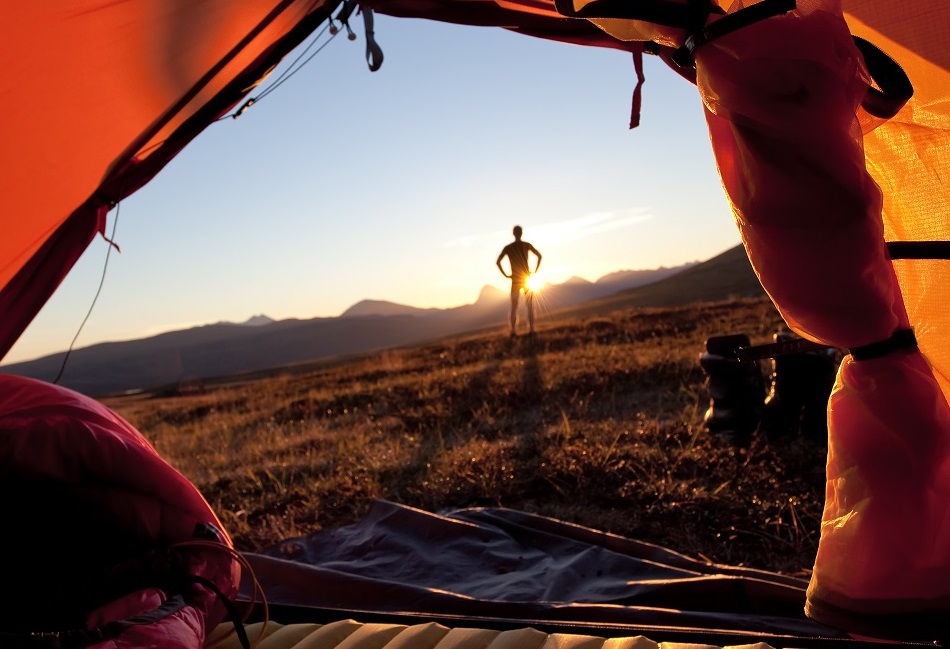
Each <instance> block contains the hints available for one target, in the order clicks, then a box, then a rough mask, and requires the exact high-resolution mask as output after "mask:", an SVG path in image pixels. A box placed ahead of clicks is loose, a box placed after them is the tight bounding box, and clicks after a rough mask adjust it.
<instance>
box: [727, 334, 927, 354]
mask: <svg viewBox="0 0 950 649" xmlns="http://www.w3.org/2000/svg"><path fill="white" fill-rule="evenodd" d="M833 349H836V348H835V347H831V346H829V345H823V344H822V343H816V342H813V341H811V340H806V339H805V338H796V339H794V340H783V341H781V342H775V343H766V344H763V345H750V346H749V347H739V348H738V349H736V350H735V352H734V354H735V357H736V359H738V360H740V361H758V360H763V359H766V358H775V357H776V356H786V355H788V354H802V353H807V352H818V351H831V350H833ZM908 349H917V336H915V335H914V330H913V329H898V330H897V331H895V332H894V333H893V334H891V336H890V337H889V338H886V339H885V340H879V341H877V342H873V343H868V344H867V345H861V346H859V347H852V348H851V349H849V350H848V353H849V354H851V357H852V358H853V359H854V360H856V361H867V360H871V359H872V358H880V357H881V356H886V355H887V354H891V353H893V352H897V351H902V350H908Z"/></svg>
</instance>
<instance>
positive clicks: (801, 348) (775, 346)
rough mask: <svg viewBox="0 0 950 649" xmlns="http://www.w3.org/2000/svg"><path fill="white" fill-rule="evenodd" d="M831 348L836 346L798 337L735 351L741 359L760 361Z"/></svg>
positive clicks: (740, 348)
mask: <svg viewBox="0 0 950 649" xmlns="http://www.w3.org/2000/svg"><path fill="white" fill-rule="evenodd" d="M830 349H835V348H834V347H829V346H828V345H823V344H821V343H816V342H814V341H811V340H807V339H805V338H796V339H794V340H783V341H780V342H775V343H765V344H762V345H751V346H749V347H739V348H738V349H737V350H736V351H735V356H736V358H737V359H739V360H740V361H760V360H764V359H766V358H775V357H776V356H787V355H788V354H803V353H806V352H817V351H827V350H830Z"/></svg>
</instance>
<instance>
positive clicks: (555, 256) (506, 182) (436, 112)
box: [4, 16, 739, 363]
mask: <svg viewBox="0 0 950 649" xmlns="http://www.w3.org/2000/svg"><path fill="white" fill-rule="evenodd" d="M354 27H359V29H357V32H358V34H359V37H358V39H357V40H356V41H355V42H350V41H348V40H346V38H345V34H341V35H340V36H338V37H337V38H336V39H334V40H333V41H332V42H330V43H329V45H328V46H327V47H326V48H325V49H323V50H322V51H321V52H320V53H319V54H318V55H317V56H316V57H315V58H314V59H313V60H312V61H310V63H308V64H307V66H306V67H304V68H303V69H302V70H301V71H300V72H298V73H297V74H296V75H295V76H293V77H292V78H291V79H289V80H288V81H287V82H286V83H284V84H283V85H281V86H280V87H279V88H277V89H276V91H274V92H273V93H271V94H270V95H268V96H267V97H266V98H264V99H263V100H262V101H261V102H260V103H258V104H256V105H255V106H253V107H252V108H251V109H250V110H249V111H247V112H246V113H245V114H244V115H243V116H242V117H240V118H239V119H236V120H233V119H226V120H223V121H220V122H218V123H216V124H213V125H211V126H210V127H209V128H208V129H207V130H206V131H205V132H204V133H203V134H201V135H200V136H199V137H198V138H197V139H196V140H195V141H194V142H192V143H191V145H189V146H188V147H186V149H185V150H184V152H182V153H181V154H180V155H179V156H178V157H177V158H176V159H175V160H173V161H172V163H171V164H170V165H169V166H168V167H166V168H165V169H164V170H163V171H162V172H161V173H160V174H159V175H158V176H157V177H156V178H155V179H154V180H153V181H152V182H151V183H150V184H149V185H147V186H146V187H145V188H143V189H141V190H139V192H137V193H136V194H135V195H133V196H131V197H129V198H128V199H126V200H125V201H123V202H122V203H121V204H120V206H119V208H118V227H117V229H116V242H117V243H118V244H119V246H121V250H122V252H121V254H114V253H113V254H112V255H111V257H110V258H109V262H108V272H107V274H106V277H105V283H104V285H103V289H102V294H101V295H100V297H99V300H98V302H97V304H96V306H95V309H94V310H93V312H92V315H91V317H90V318H89V321H88V322H87V323H86V325H85V327H84V328H83V330H82V333H81V334H80V336H79V339H78V340H77V343H76V346H77V347H84V346H88V345H91V344H94V343H96V342H102V341H110V340H125V339H131V338H139V337H144V336H148V335H153V334H156V333H159V332H162V331H168V330H173V329H180V328H186V327H191V326H195V325H201V324H207V323H213V322H218V321H231V322H242V321H244V320H246V319H248V318H249V317H251V316H253V315H255V314H266V315H267V316H270V317H271V318H274V319H284V318H313V317H318V316H335V315H338V314H340V313H341V312H342V311H344V310H345V309H346V308H347V307H349V306H351V305H352V304H354V303H355V302H358V301H359V300H362V299H379V300H389V301H392V302H398V303H401V304H408V305H412V306H417V307H450V306H457V305H460V304H467V303H471V302H473V301H475V299H476V297H477V296H478V293H479V291H480V290H481V288H482V287H483V286H485V285H486V284H492V285H495V286H498V287H504V286H505V283H504V282H505V280H504V278H503V277H502V276H501V275H500V274H499V273H498V270H497V269H496V268H495V258H496V257H497V255H498V252H499V251H500V250H501V248H502V246H504V245H505V244H506V243H508V242H509V241H510V240H511V228H512V226H513V225H514V224H516V223H517V224H520V225H522V226H523V227H524V237H525V239H526V240H528V241H530V242H531V243H533V244H534V245H535V246H536V247H537V248H539V249H540V250H541V252H542V253H543V255H544V262H543V264H542V267H541V272H542V275H543V276H544V279H546V280H547V281H549V282H553V283H559V282H562V281H564V280H567V279H568V278H570V277H572V276H579V277H583V278H586V279H588V280H591V281H593V280H596V279H598V278H599V277H602V276H603V275H606V274H607V273H610V272H613V271H617V270H624V269H649V268H656V267H658V266H671V265H677V264H681V263H684V262H688V261H697V260H705V259H708V258H710V257H712V256H714V255H716V254H718V253H720V252H722V251H723V250H726V249H727V248H730V247H732V246H734V245H736V244H738V243H739V235H738V232H737V229H736V226H735V224H734V222H733V220H732V216H731V214H730V211H729V208H728V205H727V202H726V198H725V195H724V193H723V190H722V187H721V185H720V182H719V177H718V174H717V171H716V167H715V163H714V161H713V158H712V153H711V148H710V144H709V138H708V134H707V131H706V126H705V122H704V120H703V115H702V106H701V103H700V100H699V95H698V93H697V91H696V89H695V88H694V87H693V86H692V85H691V84H689V83H688V82H686V81H684V80H683V79H682V78H680V77H679V76H678V75H677V74H675V73H674V72H673V71H672V70H669V69H668V68H666V67H665V66H664V65H663V64H662V63H660V62H659V61H658V60H656V59H655V58H653V57H649V56H648V57H646V61H645V64H646V70H645V72H646V76H647V80H646V83H645V84H644V88H643V110H642V120H641V126H640V127H639V128H637V129H634V130H629V129H628V128H627V122H628V118H629V111H630V98H631V93H632V90H633V87H634V85H635V75H634V70H633V65H632V62H631V60H630V56H629V55H627V54H624V53H622V52H618V51H612V50H601V49H595V48H583V47H579V46H574V45H567V44H563V43H554V42H548V41H544V40H540V39H535V38H531V37H527V36H521V35H518V34H513V33H510V32H507V31H505V30H502V29H495V28H479V27H461V26H455V25H448V24H443V23H436V22H429V21H420V20H407V19H395V18H388V17H386V16H377V17H376V37H377V41H378V42H379V44H380V46H381V47H382V48H383V52H384V54H385V61H384V63H383V66H382V68H381V69H380V70H379V71H378V72H375V73H371V72H370V71H369V70H368V69H367V65H366V62H365V59H364V46H365V42H364V39H363V35H362V33H359V32H360V30H361V29H362V22H361V20H359V19H357V20H355V21H354ZM291 58H292V57H291ZM278 74H279V70H278ZM273 78H274V75H272V79H273ZM267 86H268V81H265V83H264V84H263V86H262V87H261V88H260V89H258V93H255V94H259V92H260V91H261V90H263V89H266V88H267ZM115 216H116V210H113V211H112V213H110V219H109V225H108V227H109V230H110V231H111V229H112V226H113V221H114V219H115ZM107 248H108V246H107V244H106V243H105V242H104V241H102V240H101V239H97V240H96V241H94V242H93V245H91V246H90V248H89V249H88V250H87V251H86V253H85V255H84V256H83V257H82V259H81V260H80V262H79V264H78V265H77V266H76V268H75V269H74V270H73V272H72V273H71V274H70V275H69V276H68V277H67V279H66V280H65V282H64V283H63V285H62V286H61V287H60V289H59V290H58V291H57V293H56V294H55V295H54V296H53V297H52V299H51V300H50V302H49V303H48V305H47V306H46V307H45V308H44V310H43V311H42V312H41V313H40V315H39V316H38V317H37V319H36V320H35V321H34V323H33V324H32V325H31V327H30V328H29V329H28V330H27V332H26V333H25V334H24V335H23V336H22V338H21V339H20V341H19V342H18V343H17V345H16V346H15V347H14V348H13V349H12V350H11V352H10V353H9V354H8V355H7V357H6V358H5V359H4V362H7V363H10V362H16V361H20V360H27V359H30V358H36V357H38V356H42V355H45V354H49V353H54V352H57V351H62V350H65V349H66V348H67V347H68V346H69V344H70V341H71V340H72V338H73V336H74V335H75V334H76V331H77V330H78V328H79V326H80V323H81V322H82V320H83V318H84V317H85V315H86V312H87V310H88V308H89V306H90V304H91V303H92V300H93V297H94V296H95V293H96V290H97V287H98V286H99V280H100V275H101V273H102V268H103V264H104V261H105V256H106V251H107Z"/></svg>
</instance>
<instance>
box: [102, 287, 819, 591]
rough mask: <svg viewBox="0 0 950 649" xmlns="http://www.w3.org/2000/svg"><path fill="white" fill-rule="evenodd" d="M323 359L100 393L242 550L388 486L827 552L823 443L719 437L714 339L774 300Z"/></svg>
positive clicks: (643, 529)
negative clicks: (710, 411)
mask: <svg viewBox="0 0 950 649" xmlns="http://www.w3.org/2000/svg"><path fill="white" fill-rule="evenodd" d="M545 324H546V326H543V327H542V328H541V330H540V335H539V336H538V337H537V338H535V339H528V338H519V339H516V340H514V341H511V340H509V339H508V338H507V337H504V336H502V335H501V333H500V331H501V330H500V329H499V332H498V333H494V334H492V335H480V336H473V337H468V338H459V339H454V340H450V341H444V342H440V343H437V344H431V345H428V346H420V347H416V348H411V349H402V350H389V351H385V352H382V353H380V354H376V355H373V356H370V357H366V358H363V359H358V360H355V361H350V362H345V363H344V362H341V363H337V364H332V363H327V364H324V365H322V366H320V367H317V368H315V369H313V370H312V371H301V370H299V369H298V370H295V371H294V372H292V373H291V372H289V371H286V372H283V373H275V374H274V376H272V377H268V378H259V379H255V380H253V381H247V382H232V383H230V384H223V383H219V384H216V385H211V384H209V385H206V386H205V389H204V390H203V391H202V392H201V393H196V394H190V395H188V396H169V397H146V396H138V397H134V398H133V397H129V398H122V399H112V400H108V401H107V403H108V405H110V406H111V407H113V408H115V409H116V410H117V411H118V412H120V414H122V415H123V416H124V417H126V418H127V419H129V420H130V421H131V422H132V423H133V424H134V425H135V426H137V427H138V428H139V429H140V430H141V431H142V432H143V433H144V434H145V436H146V437H148V438H149V439H150V440H151V441H152V442H153V444H154V445H155V446H156V448H157V450H158V451H159V452H160V453H161V454H162V456H163V457H165V458H166V459H167V460H168V461H169V462H170V463H171V464H172V465H173V466H175V467H176V468H177V469H179V470H180V471H181V472H182V473H184V474H185V475H186V476H187V477H188V478H189V479H191V480H192V481H193V482H194V483H195V484H196V486H197V487H198V488H199V489H200V490H201V492H202V493H203V494H204V495H205V497H206V498H207V499H208V501H209V502H210V503H211V505H212V507H213V508H214V509H215V511H216V512H218V514H219V516H220V517H221V519H222V522H223V523H224V525H225V527H226V528H227V529H228V531H229V532H230V533H231V535H232V536H233V537H234V539H235V543H236V545H237V546H238V548H239V549H241V550H246V551H259V550H262V549H264V548H265V547H267V546H269V545H271V544H274V543H276V542H277V541H280V540H282V539H285V538H290V537H295V536H303V535H306V534H308V533H310V532H312V531H315V530H318V529H321V528H325V527H333V526H339V525H343V524H347V523H350V522H353V521H354V520H356V519H357V518H359V517H360V516H362V515H363V514H364V513H365V512H366V511H367V509H368V507H369V505H370V504H371V502H372V501H373V500H375V499H380V498H384V499H389V500H393V501H396V502H400V503H404V504H407V505H411V506H415V507H420V508H423V509H426V510H430V511H439V510H445V509H452V508H463V507H475V506H501V507H511V508H517V509H522V510H526V511H530V512H536V513H540V514H543V515H547V516H553V517H556V518H560V519H564V520H568V521H571V522H575V523H578V524H581V525H586V526H590V527H594V528H597V529H601V530H605V531H609V532H614V533H617V534H621V535H624V536H628V537H632V538H636V539H639V540H644V541H649V542H653V543H658V544H661V545H664V546H667V547H669V548H672V549H674V550H677V551H680V552H682V553H684V554H688V555H691V556H694V557H703V558H707V559H708V560H710V561H715V562H719V563H728V564H733V565H747V566H753V567H758V568H763V569H768V570H776V571H781V572H787V573H802V572H803V571H806V570H807V569H808V567H810V566H811V563H812V561H813V558H814V552H815V548H816V545H817V537H818V526H819V520H820V515H821V506H822V500H823V490H824V460H825V449H823V448H820V447H818V446H816V445H814V444H810V443H809V442H807V441H805V440H802V439H798V438H794V439H785V440H780V441H777V442H776V441H773V442H771V443H769V442H766V441H765V440H762V439H756V440H754V441H753V443H752V445H751V446H750V447H749V448H747V449H737V448H734V447H733V446H731V445H730V444H729V443H727V442H725V441H723V440H720V439H718V438H716V437H713V436H710V435H709V433H708V432H707V431H706V430H705V428H704V426H703V422H702V417H703V413H704V411H705V409H706V407H707V406H708V395H707V393H706V390H705V388H704V379H705V377H704V374H703V372H702V369H701V368H700V366H699V363H698V358H699V355H700V353H701V352H702V351H703V345H704V341H705V339H706V338H708V337H710V336H714V335H721V334H727V333H737V332H744V333H746V334H748V335H749V336H750V338H752V340H753V342H764V341H766V340H768V339H769V338H770V336H771V334H772V333H773V332H774V331H775V329H776V327H777V326H778V325H779V324H781V319H780V318H779V316H778V315H777V314H776V313H775V311H774V308H773V307H772V306H771V304H770V303H769V302H768V301H766V300H752V301H735V302H729V303H721V304H706V305H696V306H691V307H685V308H671V309H652V310H636V311H630V310H628V311H621V312H617V313H614V314H612V315H609V316H597V317H596V318H590V319H587V320H578V319H575V320H567V321H563V322H548V323H545Z"/></svg>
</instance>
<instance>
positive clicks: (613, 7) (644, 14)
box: [554, 0, 709, 29]
mask: <svg viewBox="0 0 950 649" xmlns="http://www.w3.org/2000/svg"><path fill="white" fill-rule="evenodd" d="M696 4H697V3H695V2H691V3H689V4H686V3H682V2H670V1H668V0H639V1H638V2H631V1H630V0H593V1H592V2H590V3H588V4H586V5H585V6H584V7H582V8H581V9H575V8H574V2H573V0H554V8H555V9H557V12H558V13H559V14H561V15H562V16H567V17H568V18H626V19H629V20H643V21H646V22H648V23H654V24H656V25H664V26H667V27H679V28H682V29H690V28H692V26H693V25H695V24H696V23H697V21H701V20H702V19H704V18H705V17H706V16H708V15H709V10H708V9H707V8H706V7H705V6H706V5H708V4H709V3H703V4H704V9H703V10H702V11H701V13H700V12H697V9H696V6H695V5H696Z"/></svg>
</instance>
